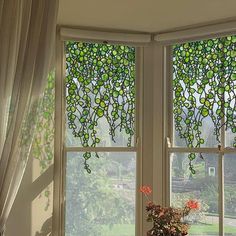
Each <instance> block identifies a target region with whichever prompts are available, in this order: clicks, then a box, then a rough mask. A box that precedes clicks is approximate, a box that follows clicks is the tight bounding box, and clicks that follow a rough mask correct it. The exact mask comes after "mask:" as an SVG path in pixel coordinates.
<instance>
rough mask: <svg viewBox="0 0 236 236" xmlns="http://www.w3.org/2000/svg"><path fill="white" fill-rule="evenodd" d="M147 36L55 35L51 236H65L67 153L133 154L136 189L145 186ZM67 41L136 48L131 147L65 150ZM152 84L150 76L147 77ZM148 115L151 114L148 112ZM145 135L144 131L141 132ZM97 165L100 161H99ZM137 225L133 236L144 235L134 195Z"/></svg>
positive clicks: (139, 202)
mask: <svg viewBox="0 0 236 236" xmlns="http://www.w3.org/2000/svg"><path fill="white" fill-rule="evenodd" d="M150 39H151V37H150V35H146V34H120V33H113V32H96V31H87V30H80V29H71V28H64V27H61V28H59V29H58V34H57V47H56V115H55V116H56V118H55V160H54V204H53V205H54V206H53V235H54V236H64V235H65V217H64V215H65V169H66V168H65V167H66V163H65V162H66V158H65V157H66V153H67V152H86V151H91V152H93V151H96V152H136V163H137V166H136V189H137V190H138V189H139V186H141V185H142V184H143V182H145V178H143V176H144V175H143V173H144V172H145V171H144V170H143V158H142V157H143V155H145V153H144V151H143V142H142V137H143V131H144V126H143V122H144V120H143V76H144V71H143V64H144V51H145V50H144V47H145V46H146V45H148V44H149V43H150ZM67 40H75V41H85V42H98V43H104V42H106V43H108V42H109V43H111V44H125V45H131V46H134V47H136V81H137V83H136V86H137V87H136V91H137V95H136V113H137V114H136V137H135V143H134V147H66V146H65V144H64V130H65V125H66V124H65V109H64V108H65V86H64V75H65V52H64V42H65V41H67ZM149 77H150V79H149V80H151V79H152V78H151V76H150V75H149ZM149 112H151V110H150V111H149ZM145 119H146V118H145ZM144 132H145V131H144ZM98 161H99V160H98ZM135 205H136V217H135V218H136V224H135V235H137V236H138V235H142V234H143V233H142V232H143V222H144V220H145V219H144V218H143V210H142V209H143V200H142V195H141V194H136V204H135ZM144 224H145V223H144Z"/></svg>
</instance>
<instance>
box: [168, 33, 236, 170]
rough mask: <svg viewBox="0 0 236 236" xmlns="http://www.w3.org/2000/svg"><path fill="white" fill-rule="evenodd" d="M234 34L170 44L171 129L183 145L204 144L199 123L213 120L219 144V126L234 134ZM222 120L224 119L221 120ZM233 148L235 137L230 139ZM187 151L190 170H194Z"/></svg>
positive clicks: (235, 58)
mask: <svg viewBox="0 0 236 236" xmlns="http://www.w3.org/2000/svg"><path fill="white" fill-rule="evenodd" d="M235 81H236V36H229V37H223V38H216V39H209V40H202V41H197V42H190V43H184V44H179V45H175V46H174V47H173V89H174V99H173V113H174V123H175V130H176V132H177V133H178V136H179V137H180V138H181V139H183V140H184V141H185V144H186V146H187V147H201V146H202V145H203V144H204V143H205V141H206V140H205V139H204V138H203V135H202V124H203V122H205V121H206V120H207V119H208V120H210V121H211V122H212V123H213V126H214V132H213V134H212V135H214V137H215V139H216V141H217V143H218V144H219V145H221V143H220V131H221V128H222V126H224V127H225V129H226V130H230V131H231V132H232V133H236V116H235V104H236V96H235V88H236V82H235ZM223 119H224V122H222V121H223ZM233 145H234V147H236V140H235V141H234V144H233ZM195 158H196V155H195V154H194V153H191V154H189V159H190V170H191V171H192V172H193V173H194V169H193V166H192V164H191V163H192V160H194V159H195Z"/></svg>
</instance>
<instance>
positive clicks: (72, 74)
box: [65, 41, 136, 236]
mask: <svg viewBox="0 0 236 236" xmlns="http://www.w3.org/2000/svg"><path fill="white" fill-rule="evenodd" d="M65 59H66V71H65V85H66V92H65V97H66V99H65V100H66V101H65V123H66V132H65V153H66V156H65V159H66V177H65V182H66V183H65V199H66V204H65V235H66V236H78V235H79V236H95V235H96V236H99V235H100V236H134V235H135V205H136V204H135V202H136V200H135V195H136V144H135V141H134V140H135V134H136V129H135V123H136V122H135V120H136V119H135V118H136V114H135V113H136V110H135V106H136V89H135V87H136V76H135V48H134V47H130V46H125V45H110V44H98V43H84V42H72V41H66V42H65Z"/></svg>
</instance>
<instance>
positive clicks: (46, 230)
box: [35, 217, 52, 236]
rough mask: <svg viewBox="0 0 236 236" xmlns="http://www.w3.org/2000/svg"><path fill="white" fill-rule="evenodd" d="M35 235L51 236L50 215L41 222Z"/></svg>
mask: <svg viewBox="0 0 236 236" xmlns="http://www.w3.org/2000/svg"><path fill="white" fill-rule="evenodd" d="M35 236H52V217H50V218H48V219H47V220H46V221H45V222H44V223H43V225H42V228H41V230H40V232H38V231H37V232H36V234H35Z"/></svg>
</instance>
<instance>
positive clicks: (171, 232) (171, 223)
mask: <svg viewBox="0 0 236 236" xmlns="http://www.w3.org/2000/svg"><path fill="white" fill-rule="evenodd" d="M140 191H141V192H142V193H143V194H144V195H145V197H146V198H147V200H148V203H147V206H146V211H147V221H148V222H152V223H153V226H152V228H151V229H150V230H149V231H148V232H147V236H185V235H188V230H189V228H190V225H189V224H188V223H187V222H186V221H185V217H186V216H187V215H189V214H190V213H191V212H192V211H197V210H200V203H199V202H198V201H197V200H188V201H187V202H186V203H185V206H184V207H183V208H174V207H162V206H160V205H157V204H155V203H153V202H152V201H150V200H149V198H148V195H149V194H151V192H152V189H151V188H150V187H149V186H142V187H141V188H140Z"/></svg>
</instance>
